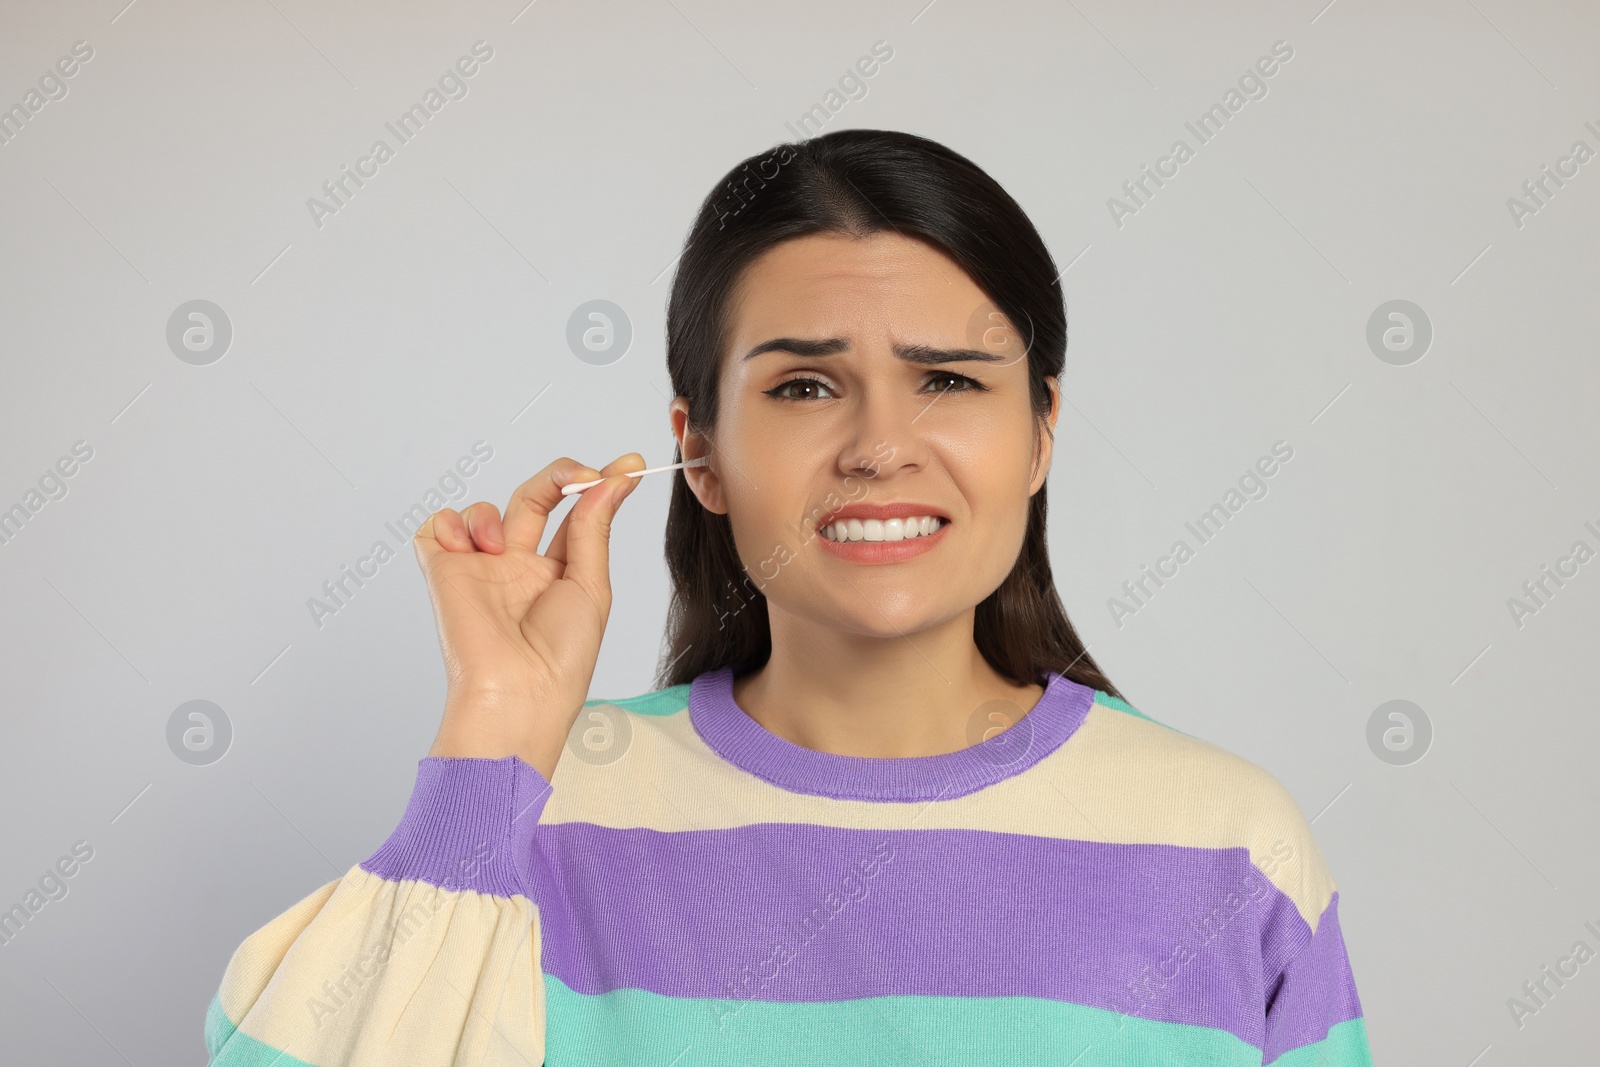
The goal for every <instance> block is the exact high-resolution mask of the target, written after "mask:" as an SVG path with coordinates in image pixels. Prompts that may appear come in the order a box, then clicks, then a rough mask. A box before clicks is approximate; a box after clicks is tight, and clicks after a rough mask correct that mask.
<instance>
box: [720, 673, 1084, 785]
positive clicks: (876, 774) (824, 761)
mask: <svg viewBox="0 0 1600 1067" xmlns="http://www.w3.org/2000/svg"><path fill="white" fill-rule="evenodd" d="M1093 702H1094V690H1093V689H1092V688H1090V687H1089V686H1086V685H1083V684H1081V683H1079V682H1074V681H1073V680H1071V679H1070V678H1067V677H1065V676H1064V675H1060V674H1056V673H1054V672H1052V673H1050V674H1049V675H1048V682H1047V683H1046V685H1045V690H1044V695H1043V696H1041V697H1040V698H1039V702H1038V703H1037V704H1035V705H1034V706H1033V708H1032V709H1030V710H1029V711H1028V713H1027V714H1026V715H1024V716H1023V717H1022V718H1021V719H1019V720H1017V722H1015V723H1013V724H1012V725H1011V726H1010V727H1008V728H1007V729H1005V730H1003V731H1001V732H1000V733H998V734H995V735H994V736H993V737H991V738H989V739H988V740H987V741H983V742H981V743H979V744H976V745H972V746H970V747H968V748H963V749H959V750H957V751H955V752H944V753H940V754H938V755H934V756H890V757H879V756H839V755H834V754H833V753H829V752H818V751H816V750H814V749H809V748H805V747H803V746H801V745H797V744H795V743H794V742H792V741H789V740H786V739H784V738H782V737H779V736H778V735H777V734H774V733H772V732H770V731H768V730H767V728H766V727H764V726H762V725H761V724H760V723H758V722H756V721H755V720H754V719H752V718H751V717H750V716H749V715H748V714H746V713H745V710H744V709H743V708H741V707H739V705H738V704H737V703H735V702H734V699H733V670H732V668H729V667H724V668H722V669H721V670H716V671H707V672H706V673H704V674H701V675H699V676H698V677H696V678H695V680H694V682H693V684H692V685H691V686H690V688H689V720H690V722H691V723H692V724H693V726H694V730H695V732H696V733H697V734H699V735H700V738H701V740H703V741H705V743H706V744H707V745H709V746H711V749H712V750H713V751H714V752H716V753H717V755H719V756H721V757H722V758H723V759H725V760H727V761H728V762H729V763H732V764H733V765H734V766H736V767H739V768H741V769H742V770H746V771H748V772H750V773H751V774H753V775H755V776H756V777H758V778H761V779H763V780H765V781H767V782H770V783H771V784H773V785H775V786H778V787H779V788H782V789H787V790H789V791H791V792H795V793H807V794H810V795H812V796H822V797H833V798H835V799H838V800H878V801H915V800H938V799H944V800H948V799H950V798H951V797H959V796H965V795H967V794H968V793H975V792H977V791H978V790H979V789H982V788H984V787H985V786H988V785H993V784H994V783H995V782H999V781H1003V780H1005V779H1007V778H1011V777H1014V776H1015V775H1018V774H1021V773H1022V772H1023V771H1025V770H1027V769H1028V768H1029V767H1031V766H1033V765H1034V764H1035V763H1038V762H1039V761H1040V760H1042V759H1043V758H1044V757H1046V756H1048V755H1049V754H1050V753H1051V752H1054V751H1055V750H1056V749H1058V748H1060V747H1061V745H1062V744H1064V743H1065V742H1066V740H1067V738H1069V737H1071V736H1072V734H1073V733H1074V732H1075V731H1076V730H1077V729H1078V727H1079V726H1080V725H1082V724H1083V720H1084V718H1085V717H1086V716H1087V715H1088V713H1089V707H1090V705H1091V704H1093Z"/></svg>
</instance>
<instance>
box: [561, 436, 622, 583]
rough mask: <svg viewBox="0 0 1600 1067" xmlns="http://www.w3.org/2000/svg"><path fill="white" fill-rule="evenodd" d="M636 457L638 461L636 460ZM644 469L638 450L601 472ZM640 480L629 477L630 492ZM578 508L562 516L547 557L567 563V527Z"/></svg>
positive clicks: (586, 492) (606, 474) (599, 488)
mask: <svg viewBox="0 0 1600 1067" xmlns="http://www.w3.org/2000/svg"><path fill="white" fill-rule="evenodd" d="M636 459H637V461H638V462H634V460H636ZM642 470H644V457H643V456H641V455H639V453H637V452H629V453H628V454H627V455H625V456H618V457H617V458H616V459H614V460H612V461H611V462H610V463H607V464H606V465H605V468H604V469H603V470H601V471H600V472H599V474H600V476H601V477H602V478H609V477H611V476H612V475H614V474H624V473H626V472H627V471H642ZM584 480H587V479H584ZM638 481H640V479H638V478H629V479H628V482H629V484H630V488H629V490H628V491H629V492H630V493H631V492H632V491H633V490H632V488H631V486H632V484H633V483H636V482H638ZM604 488H605V487H604V486H600V485H597V486H595V487H594V488H593V489H585V490H584V491H583V492H582V493H580V494H579V496H588V495H589V494H590V493H598V492H600V491H602V490H603V489H604ZM577 510H578V509H577V507H576V505H574V507H573V509H572V511H569V512H567V513H566V515H564V516H562V518H561V525H560V526H558V527H556V535H555V536H554V537H552V538H551V539H550V547H549V548H547V549H545V551H544V554H545V558H546V559H552V560H555V561H556V562H557V563H560V564H563V565H565V563H566V562H567V528H568V526H570V525H571V523H572V516H573V514H574V513H575V512H576V511H577Z"/></svg>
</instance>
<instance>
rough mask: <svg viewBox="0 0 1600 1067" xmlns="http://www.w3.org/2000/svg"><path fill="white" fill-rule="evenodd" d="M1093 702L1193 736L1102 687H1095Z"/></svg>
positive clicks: (1176, 732)
mask: <svg viewBox="0 0 1600 1067" xmlns="http://www.w3.org/2000/svg"><path fill="white" fill-rule="evenodd" d="M1094 702H1095V703H1096V704H1100V705H1102V706H1104V707H1107V708H1110V709H1111V710H1113V711H1120V712H1122V713H1124V714H1126V715H1132V716H1134V717H1135V718H1139V719H1143V720H1144V721H1145V722H1153V723H1155V724H1156V725H1157V726H1159V727H1161V728H1162V729H1163V730H1171V731H1172V732H1173V733H1175V734H1183V736H1184V737H1194V734H1189V733H1184V732H1183V731H1182V730H1180V729H1178V728H1177V727H1176V726H1168V725H1167V724H1166V723H1164V722H1162V721H1161V720H1160V719H1152V718H1151V717H1150V716H1148V715H1146V714H1145V713H1144V712H1142V711H1140V710H1139V709H1138V708H1136V707H1134V706H1133V705H1132V704H1130V703H1128V702H1127V701H1126V700H1119V699H1118V698H1116V697H1114V696H1112V695H1111V694H1110V693H1107V692H1105V691H1104V690H1102V689H1096V690H1095V691H1094Z"/></svg>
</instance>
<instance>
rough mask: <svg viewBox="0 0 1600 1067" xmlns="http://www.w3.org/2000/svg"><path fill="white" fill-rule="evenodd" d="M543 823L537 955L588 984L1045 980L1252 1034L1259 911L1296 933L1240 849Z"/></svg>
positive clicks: (1033, 992)
mask: <svg viewBox="0 0 1600 1067" xmlns="http://www.w3.org/2000/svg"><path fill="white" fill-rule="evenodd" d="M536 840H537V841H538V843H539V848H540V851H541V853H542V858H543V862H539V863H537V864H536V866H535V869H536V871H537V872H538V878H539V884H538V885H537V886H536V889H537V895H536V899H537V900H538V901H539V902H540V908H541V914H543V915H544V916H545V922H544V926H543V933H544V939H545V940H544V958H543V963H544V967H545V970H546V972H547V973H550V974H553V975H554V976H556V977H557V978H559V979H560V980H561V981H563V982H565V983H566V984H567V985H568V986H570V987H572V988H573V989H575V990H577V991H578V992H582V993H591V994H593V993H603V992H607V991H610V990H612V989H618V988H638V989H645V990H649V991H652V992H655V993H660V994H664V995H667V996H675V997H691V998H712V999H720V1000H725V1001H735V1000H742V999H759V1000H763V1001H791V1002H792V1001H827V1000H841V999H847V998H856V997H869V996H883V995H893V994H907V995H925V996H1032V997H1045V998H1051V999H1055V1000H1061V1001H1068V1002H1072V1003H1077V1004H1085V1005H1091V1006H1094V1007H1099V1008H1104V1009H1107V1010H1113V1011H1122V1012H1127V1013H1129V1014H1133V1015H1138V1016H1142V1017H1144V1018H1149V1019H1158V1020H1165V1021H1170V1022H1179V1023H1189V1024H1194V1025H1200V1026H1211V1027H1217V1028H1220V1029H1224V1030H1227V1031H1229V1032H1231V1033H1234V1034H1236V1035H1237V1036H1239V1037H1240V1038H1241V1039H1242V1040H1244V1041H1247V1042H1249V1043H1251V1044H1252V1045H1255V1046H1256V1047H1261V1045H1262V1041H1263V1038H1264V1029H1265V1020H1264V1004H1265V984H1264V981H1263V974H1262V968H1261V960H1262V955H1261V953H1262V943H1261V930H1262V926H1263V923H1265V922H1268V921H1269V920H1271V921H1273V922H1274V924H1275V925H1282V922H1283V917H1284V916H1285V915H1286V914H1287V915H1292V916H1293V920H1294V921H1295V922H1298V923H1299V924H1300V926H1301V928H1302V929H1304V928H1305V922H1304V920H1302V919H1300V918H1299V915H1298V913H1296V912H1295V911H1294V908H1293V906H1292V904H1289V902H1288V901H1287V899H1286V898H1284V897H1283V894H1282V893H1281V892H1280V891H1279V890H1278V889H1277V888H1276V887H1275V886H1273V885H1272V884H1271V882H1269V881H1268V880H1267V879H1266V878H1265V876H1264V875H1262V874H1261V873H1260V872H1259V871H1258V870H1257V869H1256V868H1255V867H1254V866H1253V865H1252V864H1251V863H1250V860H1249V853H1248V852H1247V850H1245V849H1243V848H1228V849H1201V848H1186V847H1180V846H1175V845H1121V844H1104V843H1098V842H1088V841H1073V840H1056V839H1051V838H1043V837H1034V836H1030V835H1023V834H1009V833H995V832H988V831H970V830H918V829H913V830H882V831H869V830H846V829H840V828H835V827H824V826H812V825H806V824H777V823H760V824H755V825H751V826H745V827H740V828H736V829H727V830H697V831H677V832H673V833H663V832H660V831H655V830H644V829H610V828H605V827H600V826H596V825H593V824H589V823H551V824H546V825H543V826H541V827H540V828H539V833H538V836H537V839H536ZM573 901H577V902H581V906H579V907H576V908H574V907H572V906H571V904H570V903H568V902H573ZM1285 906H1287V908H1288V911H1287V913H1285V912H1283V910H1282V908H1283V907H1285ZM808 916H809V920H808V918H807V917H808ZM1274 916H1276V917H1277V918H1276V919H1274ZM1335 951H1337V950H1335ZM1308 963H1309V965H1310V966H1315V967H1323V968H1326V967H1327V966H1329V964H1328V963H1327V961H1325V960H1324V959H1323V958H1322V957H1321V956H1318V957H1317V958H1316V960H1315V962H1314V963H1313V962H1310V961H1308ZM1340 982H1348V977H1347V972H1346V971H1342V970H1341V971H1338V972H1337V974H1336V975H1335V980H1334V982H1333V987H1334V988H1337V987H1338V986H1339V983H1340Z"/></svg>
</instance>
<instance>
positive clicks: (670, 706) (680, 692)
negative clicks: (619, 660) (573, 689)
mask: <svg viewBox="0 0 1600 1067" xmlns="http://www.w3.org/2000/svg"><path fill="white" fill-rule="evenodd" d="M596 704H615V705H616V706H617V707H619V708H627V709H628V710H629V711H631V712H635V713H636V714H639V715H676V714H678V712H680V711H683V710H684V709H685V708H687V707H688V706H689V684H688V683H687V682H685V683H684V684H683V685H675V686H673V687H672V688H670V689H658V690H656V691H655V692H654V693H646V694H644V695H643V696H637V697H624V698H623V699H621V700H585V701H584V702H583V706H584V707H586V708H592V707H594V706H595V705H596Z"/></svg>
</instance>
